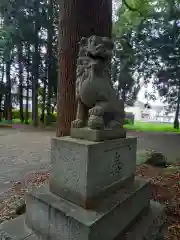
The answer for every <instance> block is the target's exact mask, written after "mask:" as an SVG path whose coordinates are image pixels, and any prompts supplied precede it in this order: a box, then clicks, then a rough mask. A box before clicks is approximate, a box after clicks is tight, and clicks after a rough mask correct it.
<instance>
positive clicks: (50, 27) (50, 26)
mask: <svg viewBox="0 0 180 240" xmlns="http://www.w3.org/2000/svg"><path fill="white" fill-rule="evenodd" d="M53 33H54V28H53V1H52V0H49V4H48V39H47V56H48V61H47V64H48V86H47V117H46V124H49V123H50V122H49V121H50V118H51V100H52V81H53V79H52V76H53V74H52V71H53V69H52V56H53V53H52V51H53V45H52V43H53Z"/></svg>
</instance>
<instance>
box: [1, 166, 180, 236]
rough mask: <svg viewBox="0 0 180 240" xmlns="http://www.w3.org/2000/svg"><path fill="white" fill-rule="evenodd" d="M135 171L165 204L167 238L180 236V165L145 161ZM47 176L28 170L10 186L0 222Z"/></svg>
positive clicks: (154, 197)
mask: <svg viewBox="0 0 180 240" xmlns="http://www.w3.org/2000/svg"><path fill="white" fill-rule="evenodd" d="M136 174H137V176H139V177H142V178H144V179H146V180H149V181H150V182H151V184H152V189H153V191H152V199H154V200H155V201H159V202H161V203H163V204H165V205H166V213H167V215H168V224H169V227H168V236H167V239H168V240H179V239H180V165H176V166H170V167H168V168H166V169H162V168H156V167H152V166H148V165H142V166H138V167H137V169H136ZM48 180H49V173H48V172H36V173H30V174H28V175H27V176H26V178H25V181H24V182H23V183H14V186H13V188H12V189H11V191H10V192H8V194H7V196H6V197H5V198H4V200H2V201H1V203H0V222H3V221H4V220H9V219H12V218H14V217H16V216H17V215H16V208H17V206H18V204H19V202H20V201H22V200H23V199H24V195H25V193H26V191H28V190H30V189H32V188H33V187H40V186H42V185H44V184H45V183H47V182H48Z"/></svg>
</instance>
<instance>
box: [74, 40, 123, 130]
mask: <svg viewBox="0 0 180 240" xmlns="http://www.w3.org/2000/svg"><path fill="white" fill-rule="evenodd" d="M113 47H114V44H113V42H112V41H111V40H110V39H109V38H107V37H98V36H91V37H90V38H82V39H81V41H80V48H79V56H78V60H77V79H76V99H77V102H78V107H77V115H76V120H75V121H73V122H72V128H82V127H86V126H88V127H89V128H91V129H104V128H117V127H118V128H119V127H122V126H123V123H124V104H123V101H122V100H119V99H118V97H117V95H116V92H115V90H114V88H113V85H112V82H111V73H110V70H111V55H112V50H113Z"/></svg>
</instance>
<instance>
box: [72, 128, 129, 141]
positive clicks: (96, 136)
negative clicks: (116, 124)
mask: <svg viewBox="0 0 180 240" xmlns="http://www.w3.org/2000/svg"><path fill="white" fill-rule="evenodd" d="M71 137H73V138H77V139H85V140H88V141H95V142H100V141H105V140H111V139H118V138H125V137H126V130H125V129H124V128H119V129H103V130H94V129H89V128H71Z"/></svg>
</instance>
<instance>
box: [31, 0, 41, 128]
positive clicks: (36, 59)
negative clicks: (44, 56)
mask: <svg viewBox="0 0 180 240" xmlns="http://www.w3.org/2000/svg"><path fill="white" fill-rule="evenodd" d="M34 9H35V25H34V37H35V39H34V52H33V63H32V64H33V68H32V120H33V125H34V127H37V126H38V79H39V63H40V53H39V36H38V33H39V30H40V23H39V19H38V18H39V17H38V16H39V2H38V1H34Z"/></svg>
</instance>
